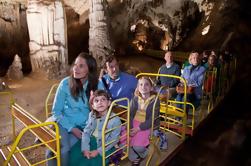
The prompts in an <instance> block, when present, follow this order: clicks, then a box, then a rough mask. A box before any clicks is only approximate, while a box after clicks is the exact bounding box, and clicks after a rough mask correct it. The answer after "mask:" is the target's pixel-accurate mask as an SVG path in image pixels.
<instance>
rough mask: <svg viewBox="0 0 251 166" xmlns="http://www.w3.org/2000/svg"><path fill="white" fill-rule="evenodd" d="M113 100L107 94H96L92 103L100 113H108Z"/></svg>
mask: <svg viewBox="0 0 251 166" xmlns="http://www.w3.org/2000/svg"><path fill="white" fill-rule="evenodd" d="M110 104H111V101H110V100H108V98H107V97H106V96H103V95H101V96H95V97H94V99H93V103H92V108H93V109H94V110H95V111H97V112H98V113H99V114H100V115H103V114H104V113H106V111H107V109H108V107H109V106H110Z"/></svg>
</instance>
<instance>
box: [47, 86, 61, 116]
mask: <svg viewBox="0 0 251 166" xmlns="http://www.w3.org/2000/svg"><path fill="white" fill-rule="evenodd" d="M57 88H58V84H54V85H52V87H51V89H50V91H49V93H48V95H47V97H46V100H45V117H46V119H47V118H49V116H50V114H51V107H52V104H53V100H54V97H55V94H56V90H57Z"/></svg>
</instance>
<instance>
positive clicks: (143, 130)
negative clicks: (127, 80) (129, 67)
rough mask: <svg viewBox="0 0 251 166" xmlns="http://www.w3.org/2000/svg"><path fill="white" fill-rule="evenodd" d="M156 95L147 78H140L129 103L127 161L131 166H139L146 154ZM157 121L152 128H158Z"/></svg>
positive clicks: (158, 105) (155, 114)
mask: <svg viewBox="0 0 251 166" xmlns="http://www.w3.org/2000/svg"><path fill="white" fill-rule="evenodd" d="M156 97H157V96H156V93H155V92H154V89H153V84H152V82H151V80H150V78H149V77H141V78H140V79H139V80H138V85H137V88H136V90H135V96H134V98H133V99H132V100H131V103H130V128H131V129H130V136H131V140H130V150H129V160H130V161H132V165H139V164H140V162H141V160H142V159H144V158H145V157H146V156H147V154H148V146H149V144H150V140H149V137H150V132H151V127H152V112H153V107H154V102H155V99H156ZM159 108H160V101H159V99H157V103H156V106H155V109H154V110H155V111H154V118H157V117H158V116H159ZM158 126H159V119H157V120H155V121H154V127H157V128H158Z"/></svg>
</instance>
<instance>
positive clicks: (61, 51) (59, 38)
mask: <svg viewBox="0 0 251 166" xmlns="http://www.w3.org/2000/svg"><path fill="white" fill-rule="evenodd" d="M26 12H27V23H28V29H29V37H30V42H29V48H30V58H31V64H32V71H36V70H37V69H42V70H44V71H46V73H47V76H48V77H49V78H51V77H56V75H60V74H63V73H64V72H65V69H66V67H67V65H68V49H67V26H66V16H65V11H64V7H63V4H62V2H61V0H28V6H27V11H26ZM52 66H54V67H52ZM51 70H54V71H51ZM53 72H54V74H53ZM52 75H53V76H52Z"/></svg>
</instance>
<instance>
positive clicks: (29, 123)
mask: <svg viewBox="0 0 251 166" xmlns="http://www.w3.org/2000/svg"><path fill="white" fill-rule="evenodd" d="M11 114H12V128H13V140H15V141H14V143H13V145H12V146H11V150H10V153H9V154H8V156H7V158H6V160H5V162H4V166H7V165H8V163H9V162H10V160H11V158H12V157H13V155H14V154H15V153H21V154H22V152H23V151H26V150H30V149H32V148H36V147H39V146H42V145H45V146H47V147H48V148H49V149H50V150H51V151H52V152H53V153H54V156H53V157H51V158H48V159H44V160H40V161H38V162H36V163H33V164H31V163H30V162H29V161H28V160H27V159H26V158H25V157H24V155H23V154H22V156H23V157H24V159H25V161H26V162H27V163H29V165H32V166H35V165H39V164H42V163H45V162H46V161H48V160H51V159H56V160H57V165H58V166H60V135H59V128H58V125H57V124H56V123H55V122H44V123H41V122H40V121H39V120H38V119H36V118H35V117H34V116H32V115H31V114H29V113H28V112H27V111H26V110H24V109H23V108H22V107H20V106H19V105H17V104H13V105H12V107H11ZM15 119H18V120H19V121H20V122H21V123H22V124H23V125H24V126H25V128H24V129H22V130H21V132H20V133H19V134H18V136H17V137H16V135H15ZM52 126H53V128H54V130H55V131H53V130H52V129H51V127H52ZM27 131H30V132H31V133H33V134H34V135H35V136H36V137H38V138H39V140H40V141H41V143H38V144H34V145H29V146H27V147H24V148H21V149H19V148H18V144H19V142H20V140H21V138H22V137H23V135H24V134H25V133H26V132H27ZM44 133H46V135H44Z"/></svg>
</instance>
